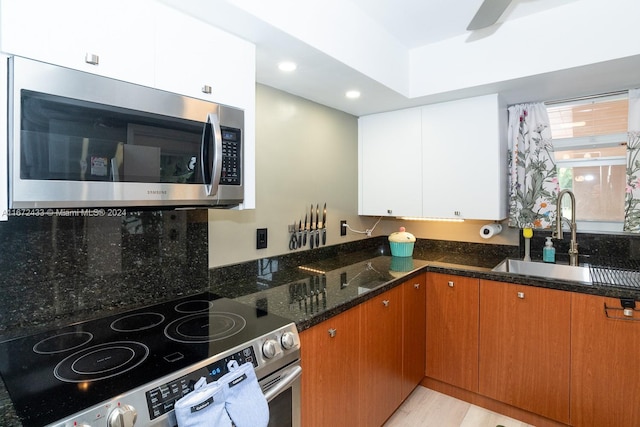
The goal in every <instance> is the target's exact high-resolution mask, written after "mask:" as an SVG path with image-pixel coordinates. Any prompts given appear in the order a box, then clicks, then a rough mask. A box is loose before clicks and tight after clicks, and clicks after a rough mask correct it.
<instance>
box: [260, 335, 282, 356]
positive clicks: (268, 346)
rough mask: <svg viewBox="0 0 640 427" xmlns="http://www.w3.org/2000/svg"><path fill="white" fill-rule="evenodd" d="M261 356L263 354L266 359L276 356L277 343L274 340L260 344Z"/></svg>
mask: <svg viewBox="0 0 640 427" xmlns="http://www.w3.org/2000/svg"><path fill="white" fill-rule="evenodd" d="M262 354H264V357H266V358H267V359H271V358H273V357H274V356H275V355H276V354H278V343H277V342H276V340H266V341H265V342H264V344H262Z"/></svg>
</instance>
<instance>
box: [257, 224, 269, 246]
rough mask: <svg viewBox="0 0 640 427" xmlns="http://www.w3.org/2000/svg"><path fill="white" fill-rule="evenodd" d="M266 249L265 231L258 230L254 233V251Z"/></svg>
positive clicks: (264, 229) (263, 229) (262, 229)
mask: <svg viewBox="0 0 640 427" xmlns="http://www.w3.org/2000/svg"><path fill="white" fill-rule="evenodd" d="M266 247H267V229H266V228H258V229H257V231H256V249H264V248H266Z"/></svg>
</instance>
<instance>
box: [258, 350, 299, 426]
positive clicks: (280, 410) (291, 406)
mask: <svg viewBox="0 0 640 427" xmlns="http://www.w3.org/2000/svg"><path fill="white" fill-rule="evenodd" d="M301 375H302V368H301V367H300V362H299V361H297V362H295V363H293V364H291V365H289V366H287V367H285V368H283V369H281V370H280V371H278V372H274V373H273V374H271V375H268V376H267V377H265V378H263V379H261V380H260V381H259V383H260V387H261V388H262V391H263V393H264V395H265V397H266V399H267V401H268V402H269V427H300V426H301V423H302V421H301V418H300V417H301V415H300V414H301V413H300V395H301V394H300V393H301V390H300V383H301V381H300V378H301Z"/></svg>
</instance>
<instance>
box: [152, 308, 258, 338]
mask: <svg viewBox="0 0 640 427" xmlns="http://www.w3.org/2000/svg"><path fill="white" fill-rule="evenodd" d="M246 324H247V322H246V321H245V320H244V318H243V317H242V316H238V315H237V314H233V313H220V312H212V313H197V314H191V315H189V316H186V317H182V318H180V319H176V320H174V321H173V322H171V323H169V324H168V325H167V327H166V328H165V330H164V333H165V335H166V336H167V337H168V338H170V339H172V340H174V341H178V342H183V343H195V342H200V343H202V342H212V341H218V340H222V339H225V338H229V337H231V336H233V335H235V334H237V333H239V332H241V331H242V330H243V329H244V327H245V325H246Z"/></svg>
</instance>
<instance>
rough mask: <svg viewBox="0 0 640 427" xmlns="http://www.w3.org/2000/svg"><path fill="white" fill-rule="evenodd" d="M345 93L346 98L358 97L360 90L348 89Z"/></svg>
mask: <svg viewBox="0 0 640 427" xmlns="http://www.w3.org/2000/svg"><path fill="white" fill-rule="evenodd" d="M345 95H346V97H347V98H350V99H356V98H360V91H357V90H348V91H347V93H346V94H345Z"/></svg>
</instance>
